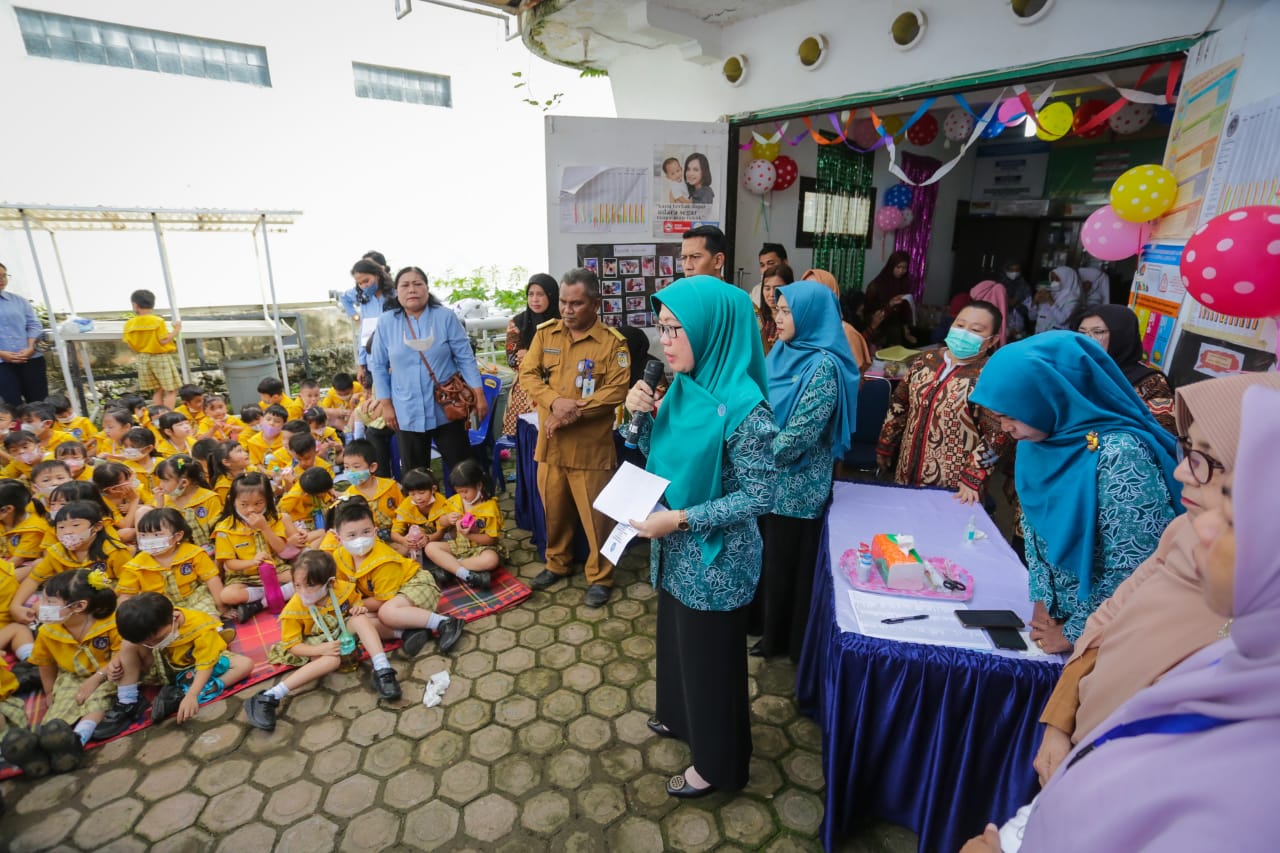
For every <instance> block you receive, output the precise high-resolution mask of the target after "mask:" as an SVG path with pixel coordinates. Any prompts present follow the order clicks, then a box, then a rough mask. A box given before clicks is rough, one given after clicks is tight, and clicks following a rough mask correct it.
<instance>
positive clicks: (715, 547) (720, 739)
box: [627, 275, 777, 797]
mask: <svg viewBox="0 0 1280 853" xmlns="http://www.w3.org/2000/svg"><path fill="white" fill-rule="evenodd" d="M653 307H654V310H655V311H656V312H657V315H658V333H659V340H660V341H661V343H662V351H663V355H664V356H665V358H666V361H667V364H668V365H669V366H670V367H671V370H672V371H673V373H674V375H675V378H674V379H673V380H672V382H671V387H670V388H669V389H668V390H667V393H666V396H664V397H663V398H662V401H661V403H660V404H659V405H658V413H657V416H656V417H653V416H652V415H651V413H652V412H653V410H654V398H653V394H652V389H650V388H649V387H648V386H647V385H646V384H645V383H644V382H643V380H642V381H640V382H637V383H636V384H635V386H634V387H633V388H632V389H631V391H630V393H629V394H628V395H627V408H628V409H630V410H631V412H632V413H633V415H634V417H635V419H636V424H637V425H638V427H639V429H640V436H639V439H640V440H639V445H640V450H641V451H642V452H643V453H644V454H645V455H646V456H647V457H648V463H647V465H646V467H647V468H648V470H649V471H651V472H653V473H654V474H657V475H658V476H660V477H663V478H665V479H667V480H669V481H670V485H669V486H667V490H666V494H665V495H664V496H663V502H664V503H665V504H666V506H667V507H669V509H661V510H658V511H657V512H654V513H652V514H650V515H649V517H648V518H646V519H644V520H643V521H639V520H634V521H632V522H631V523H632V524H633V525H634V526H635V527H636V529H637V530H638V531H639V534H640V535H641V536H644V537H646V538H649V539H651V540H653V541H652V545H651V547H650V580H651V581H652V583H653V586H654V588H655V589H657V590H658V629H657V641H658V651H657V656H658V695H657V714H656V716H655V717H654V718H652V719H650V720H649V728H650V729H652V730H653V731H654V732H655V733H657V734H659V735H662V736H663V737H677V738H680V739H681V740H684V741H686V742H687V743H688V744H689V750H690V752H691V753H692V755H693V765H692V766H690V767H689V768H688V769H687V770H686V771H685V772H684V773H682V774H678V775H676V776H673V777H671V779H669V780H668V781H667V793H669V794H670V795H671V796H673V797H698V796H702V795H703V794H706V793H709V792H710V791H713V790H716V789H721V790H730V791H732V790H739V789H741V788H742V787H744V786H745V785H746V783H747V771H748V766H749V764H750V761H751V720H750V708H749V705H748V697H747V656H746V639H747V605H748V604H750V602H751V598H752V596H753V595H754V594H755V590H756V584H757V582H758V581H759V579H760V551H761V543H760V531H759V528H758V527H757V522H756V519H757V518H758V517H759V516H761V515H764V514H765V513H766V512H768V511H769V509H770V507H772V505H773V496H774V488H775V483H776V480H777V470H776V468H775V466H774V461H773V438H774V434H775V433H776V432H777V428H776V427H775V426H774V423H773V414H772V413H771V412H770V410H769V403H768V382H767V379H766V375H765V366H764V349H763V347H762V345H761V343H760V332H759V329H758V328H757V327H756V321H755V312H754V310H753V309H752V306H751V298H750V297H749V296H747V294H746V292H745V291H742V290H739V289H738V288H736V287H734V286H733V285H731V284H727V283H725V282H724V281H721V280H720V279H716V278H712V277H711V276H705V275H703V276H693V277H691V278H687V279H683V280H682V281H679V282H676V283H675V284H673V285H671V286H670V287H668V288H666V289H664V290H663V291H662V292H661V293H659V294H658V295H657V296H655V297H654V298H653Z"/></svg>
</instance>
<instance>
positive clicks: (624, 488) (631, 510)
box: [592, 462, 671, 523]
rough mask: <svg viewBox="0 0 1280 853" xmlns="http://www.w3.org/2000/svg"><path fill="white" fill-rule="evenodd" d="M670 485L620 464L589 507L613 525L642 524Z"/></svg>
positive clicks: (642, 471) (627, 465)
mask: <svg viewBox="0 0 1280 853" xmlns="http://www.w3.org/2000/svg"><path fill="white" fill-rule="evenodd" d="M670 484H671V481H670V480H664V479H662V478H661V477H659V476H657V475H656V474H650V473H649V472H648V471H646V470H644V469H643V468H638V467H636V466H635V465H632V464H631V463H630V462H623V463H622V467H621V468H619V469H618V471H617V473H616V474H614V475H613V479H612V480H610V481H609V484H608V485H607V486H605V487H604V489H603V490H602V491H601V492H600V496H599V497H597V498H596V500H595V503H593V504H592V506H594V507H595V508H596V509H598V510H599V511H600V512H602V513H604V514H605V515H607V516H609V517H610V518H612V519H613V520H614V521H620V522H623V523H628V522H630V521H631V520H632V519H635V520H636V521H642V520H644V519H646V518H648V517H649V513H651V512H653V508H654V506H655V505H657V503H658V501H660V500H661V499H662V493H663V492H665V491H666V490H667V486H669V485H670Z"/></svg>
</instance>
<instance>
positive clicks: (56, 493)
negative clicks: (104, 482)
mask: <svg viewBox="0 0 1280 853" xmlns="http://www.w3.org/2000/svg"><path fill="white" fill-rule="evenodd" d="M73 501H88V502H89V503H91V504H93V505H95V506H97V507H98V509H100V510H102V526H103V529H105V530H106V531H107V535H108V536H110V537H111V538H112V539H116V540H119V539H120V535H119V533H118V532H117V531H116V520H115V513H114V512H113V511H112V509H111V506H110V504H108V503H107V502H106V501H105V500H104V499H103V497H102V493H101V492H99V491H98V487H97V486H95V485H94V484H93V483H92V482H88V483H86V482H84V481H82V480H68V481H67V482H65V483H60V484H58V485H56V486H54V487H53V491H52V492H50V493H49V498H48V500H47V501H46V503H47V506H48V510H49V511H48V513H46V518H56V517H57V515H58V510H60V509H62V508H63V507H64V506H66V505H67V504H69V503H72V502H73ZM51 529H52V528H51ZM55 539H56V537H53V536H51V538H50V543H49V544H50V545H52V544H53V542H54V541H55Z"/></svg>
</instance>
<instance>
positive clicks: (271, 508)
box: [213, 474, 306, 622]
mask: <svg viewBox="0 0 1280 853" xmlns="http://www.w3.org/2000/svg"><path fill="white" fill-rule="evenodd" d="M213 533H214V536H213V539H214V545H213V547H214V559H215V560H216V561H217V563H218V568H219V569H221V570H222V574H223V579H224V582H225V584H226V586H225V587H224V588H223V590H222V600H221V603H222V604H224V605H226V606H228V607H234V608H235V609H236V618H237V620H239V621H240V622H247V621H248V620H249V619H251V618H253V615H254V614H255V613H258V612H260V611H261V610H263V609H264V608H265V606H266V605H265V604H264V603H263V602H264V599H265V598H266V592H265V591H264V590H263V587H262V578H261V576H260V568H259V567H260V566H262V564H263V563H270V564H272V565H274V566H275V570H276V577H277V579H278V581H279V583H280V591H281V594H282V595H283V596H284V599H285V600H286V601H287V600H288V599H289V596H291V595H293V586H292V584H291V583H290V582H289V558H291V557H288V558H287V555H290V554H291V553H293V554H296V552H297V549H298V548H301V547H302V546H303V545H304V544H306V535H305V534H303V532H302V531H300V530H298V529H296V528H295V527H294V526H293V520H292V519H290V518H289V517H288V516H280V515H278V514H277V512H276V502H275V498H274V497H273V496H272V494H271V481H269V480H268V479H267V478H266V476H265V475H263V474H244V475H242V476H240V477H239V478H238V479H237V480H236V481H235V482H234V483H232V484H231V491H230V492H229V493H228V495H227V502H226V505H225V506H223V508H222V514H221V515H220V516H218V523H217V524H216V525H215V526H214V528H213Z"/></svg>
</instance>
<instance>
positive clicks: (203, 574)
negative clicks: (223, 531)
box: [116, 542, 218, 598]
mask: <svg viewBox="0 0 1280 853" xmlns="http://www.w3.org/2000/svg"><path fill="white" fill-rule="evenodd" d="M166 574H168V575H170V576H172V578H173V582H174V585H175V586H176V587H177V588H178V592H180V593H181V594H182V596H183V597H184V598H185V597H186V596H189V595H191V593H192V592H194V591H195V589H196V587H198V586H199V585H200V584H202V583H206V582H208V581H209V580H210V579H211V578H216V577H217V576H218V567H217V566H215V565H214V564H213V560H212V559H211V558H210V557H209V555H208V554H206V553H205V552H204V550H203V549H201V548H199V547H197V546H195V545H192V544H191V543H189V542H183V543H182V544H181V545H179V546H178V550H177V551H175V552H174V555H173V560H172V561H171V564H170V565H169V566H168V567H165V566H162V565H160V564H159V563H158V562H156V558H155V557H153V556H151V555H150V554H147V553H145V552H143V551H139V552H138V553H137V554H136V555H135V556H134V558H133V559H132V560H130V561H129V562H127V563H125V564H124V566H122V567H121V569H120V577H119V579H118V580H117V581H116V592H117V593H119V594H120V595H138V594H139V593H143V592H158V593H160V594H161V595H165V594H166V592H165V582H164V576H165V575H166Z"/></svg>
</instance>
